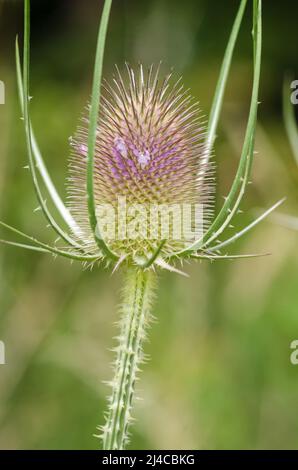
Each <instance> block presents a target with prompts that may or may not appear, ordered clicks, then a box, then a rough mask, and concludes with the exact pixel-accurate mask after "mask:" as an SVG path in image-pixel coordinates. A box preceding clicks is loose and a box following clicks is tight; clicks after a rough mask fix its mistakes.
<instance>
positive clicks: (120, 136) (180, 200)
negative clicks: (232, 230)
mask: <svg viewBox="0 0 298 470" xmlns="http://www.w3.org/2000/svg"><path fill="white" fill-rule="evenodd" d="M102 88H103V90H102V97H101V108H100V116H99V119H98V129H97V139H96V151H95V159H94V196H95V204H96V206H97V207H99V206H102V205H103V204H109V205H111V206H112V207H113V208H115V211H116V210H117V208H118V207H119V198H121V197H122V198H125V200H126V203H127V205H128V206H132V205H135V204H139V205H142V207H144V208H146V210H147V209H148V212H146V213H147V214H148V213H149V208H150V206H152V205H154V204H157V205H159V206H161V205H166V206H167V207H169V206H170V205H172V204H178V205H180V206H182V205H183V204H188V205H192V206H193V205H194V204H201V205H202V206H203V208H204V216H203V226H206V224H207V223H208V220H209V218H210V215H211V205H212V193H213V187H212V181H213V178H210V172H211V166H210V164H206V160H205V159H204V156H205V155H206V149H205V146H204V137H205V130H204V123H203V122H202V118H201V115H200V111H199V107H198V104H197V103H195V102H194V100H193V98H192V97H191V96H190V94H189V91H188V90H185V89H184V87H183V85H181V80H180V79H179V80H178V81H176V82H173V80H172V73H169V74H168V75H167V76H165V78H163V79H161V78H160V73H159V67H158V68H157V69H156V70H154V68H153V66H151V67H150V68H149V69H148V70H147V71H146V73H144V71H143V67H142V66H141V65H140V66H139V67H138V70H137V72H136V73H135V72H134V70H133V69H132V68H131V67H130V66H128V65H126V73H125V77H123V76H122V75H121V73H120V72H119V69H118V67H116V73H115V76H114V77H113V81H112V84H109V83H107V82H104V85H103V87H102ZM88 124H89V122H88V119H87V118H86V117H83V119H82V124H81V126H80V127H79V128H78V130H77V132H76V135H75V137H74V138H72V139H71V147H72V152H71V153H72V155H71V161H70V177H69V186H68V199H69V207H70V210H71V213H72V215H73V217H74V219H75V220H76V222H77V224H78V226H79V227H80V231H81V236H80V242H81V243H82V242H83V243H84V244H85V246H86V248H87V249H88V252H92V253H93V252H94V253H96V252H97V251H98V247H97V245H96V242H95V240H94V236H93V233H92V231H91V228H90V224H89V216H88V207H87V198H86V171H87V152H88V147H87V141H88ZM128 219H129V218H128ZM138 220H139V226H140V230H139V232H138V236H137V237H135V238H134V239H132V238H130V237H129V236H128V237H123V239H121V237H113V238H110V239H105V242H106V243H107V244H108V246H109V248H110V249H111V250H112V251H113V252H114V253H116V254H117V255H118V256H119V257H128V258H131V259H134V260H135V259H137V258H141V257H143V258H145V259H148V257H150V256H151V255H152V253H154V251H155V250H156V249H157V247H158V245H159V244H160V238H162V237H161V229H160V223H161V221H160V218H158V220H156V221H155V223H156V224H157V225H158V226H156V227H154V228H153V229H156V230H157V232H156V233H158V237H157V238H156V239H151V238H150V237H149V236H148V232H146V233H145V234H144V226H145V221H144V220H142V218H141V219H138ZM128 222H129V220H128ZM170 223H171V224H172V225H173V220H172V218H171V219H170ZM98 224H99V225H100V220H98ZM172 228H173V227H172V226H171V228H170V234H171V229H172ZM116 229H117V226H116ZM164 242H165V243H164V245H163V248H162V254H163V255H164V256H169V255H172V254H173V253H175V252H176V251H179V250H181V249H183V248H185V246H186V245H187V244H188V243H189V240H185V239H180V240H177V239H173V237H171V236H169V237H168V238H167V239H166V240H164Z"/></svg>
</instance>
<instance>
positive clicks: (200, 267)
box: [0, 0, 298, 449]
mask: <svg viewBox="0 0 298 470" xmlns="http://www.w3.org/2000/svg"><path fill="white" fill-rule="evenodd" d="M31 3H32V65H31V73H32V87H31V93H32V95H33V100H32V119H33V123H34V126H35V129H36V133H37V135H38V139H39V143H40V147H41V149H42V151H43V154H44V157H45V160H46V163H47V165H48V167H49V169H50V172H51V175H52V177H53V179H54V181H55V182H56V183H57V186H58V188H59V190H60V192H61V194H63V195H65V183H64V181H65V177H66V175H67V162H68V155H69V143H68V139H69V136H71V135H72V134H73V133H74V131H75V128H76V125H77V122H78V119H79V117H80V115H81V112H82V110H83V108H84V106H85V104H86V102H87V100H88V98H89V95H90V90H91V79H92V68H93V59H94V52H95V43H96V34H97V28H98V21H99V17H100V12H101V6H102V3H101V2H100V1H96V0H85V1H82V0H72V1H70V0H68V1H67V0H51V1H46V0H43V1H42V2H41V1H38V0H32V2H31ZM113 3H114V5H113V9H112V15H111V22H110V27H109V34H108V41H107V47H106V56H105V76H106V77H107V78H109V77H110V76H111V75H112V73H113V66H114V64H115V63H117V64H118V65H119V66H120V68H121V67H123V64H124V61H126V60H127V61H128V62H129V63H131V64H132V65H133V64H138V63H139V62H142V63H143V64H144V65H146V66H147V65H150V64H151V63H158V62H159V61H160V60H162V68H163V69H164V70H165V71H168V70H169V68H171V67H173V68H174V69H175V71H177V74H183V77H184V83H185V85H186V86H187V87H190V88H191V90H192V94H193V95H194V96H195V97H196V98H197V99H198V100H199V101H200V103H201V108H202V110H203V112H204V114H205V115H206V116H208V112H209V109H210V104H211V101H212V96H213V93H214V87H215V84H216V79H217V75H218V72H219V67H220V64H221V60H222V56H223V53H224V49H225V45H226V42H227V39H228V36H229V33H230V29H231V26H232V22H233V19H234V16H235V13H236V10H237V6H238V4H239V1H238V0H230V1H229V2H227V1H225V2H223V1H221V0H216V1H212V2H211V1H208V0H184V1H181V0H150V1H149V0H147V1H143V0H142V1H139V0H126V1H125V0H117V1H116V0H115V1H114V2H113ZM251 4H252V2H249V7H248V9H247V11H246V17H245V21H244V24H243V27H242V29H241V34H240V38H239V42H238V44H237V50H236V53H235V58H234V61H233V67H232V71H231V76H230V80H229V84H228V88H227V93H226V97H225V104H224V109H223V113H222V117H221V122H220V127H219V132H218V139H217V141H216V146H215V161H216V167H217V170H216V173H217V184H218V186H217V189H218V191H217V207H218V206H219V204H221V203H222V201H223V199H222V197H223V196H225V195H226V194H227V191H228V190H229V187H230V185H231V182H232V180H233V176H234V174H235V171H236V168H237V163H238V160H239V156H240V152H241V145H242V142H243V136H244V131H245V125H246V119H247V114H248V108H249V99H250V92H251V85H252V42H251V34H250V32H251ZM22 9H23V3H22V1H20V0H19V1H13V0H11V1H8V0H7V1H2V2H0V80H2V81H3V82H4V83H5V85H6V104H5V105H1V106H0V212H1V215H0V218H1V220H5V221H6V222H7V223H10V224H11V225H15V226H17V227H19V228H21V229H22V230H23V231H25V232H27V233H30V234H34V235H35V236H36V237H37V238H40V239H42V240H44V241H51V242H52V241H54V239H55V237H54V235H53V234H52V233H51V231H50V230H49V229H47V228H46V227H45V222H44V219H43V217H42V215H41V214H40V212H33V210H34V209H35V207H36V205H37V203H36V200H35V196H34V191H33V189H32V185H31V182H30V176H29V172H28V171H27V170H25V169H24V168H23V167H24V166H25V165H26V150H25V139H24V133H23V127H22V122H21V120H20V109H19V106H18V102H17V90H16V79H15V67H14V41H15V36H16V34H17V33H19V35H20V38H21V37H22V30H23V26H22V21H23V19H22ZM297 18H298V4H297V1H295V0H293V1H290V0H285V1H283V2H279V1H273V0H270V1H268V2H267V1H264V9H263V19H264V47H263V61H262V82H261V93H260V98H261V106H260V108H259V126H258V136H257V144H256V149H257V151H258V154H257V155H256V158H255V162H254V168H253V178H252V181H253V184H252V185H250V186H249V189H248V191H247V194H246V197H245V200H244V203H243V205H242V209H243V211H244V213H243V214H242V215H241V216H238V217H237V218H236V220H235V226H236V228H241V227H242V226H244V225H245V224H246V223H248V222H249V221H251V220H252V219H253V217H255V216H256V214H258V212H259V210H260V209H264V208H267V207H269V206H270V205H271V204H273V203H274V202H275V201H277V200H278V199H280V198H281V197H283V196H287V201H286V203H285V204H284V205H283V206H282V208H281V209H280V211H282V212H285V213H288V214H293V215H295V214H296V215H298V205H297V202H298V169H297V168H296V166H295V163H294V158H293V156H292V153H291V150H290V147H289V144H288V142H287V138H286V134H285V130H284V125H283V121H282V107H281V90H282V83H283V78H284V75H285V73H286V72H287V71H290V72H292V74H293V76H294V77H295V73H296V78H298V50H297V41H298V33H297ZM9 237H10V238H11V237H12V235H11V234H10V233H6V232H5V230H4V229H2V228H1V231H0V238H9ZM15 239H16V238H15ZM297 241H298V233H297V232H294V231H290V230H288V229H286V228H283V227H279V226H277V225H275V224H273V223H272V222H270V221H269V220H268V221H265V222H264V223H262V225H260V226H258V227H257V228H256V229H255V230H254V231H252V232H250V233H249V234H247V236H245V237H244V238H243V239H241V241H239V242H238V243H237V244H235V245H233V246H231V247H230V249H229V253H233V254H236V253H240V254H244V253H265V252H270V253H272V255H271V256H268V257H263V258H258V259H250V260H237V261H232V262H231V261H225V260H223V261H218V262H216V263H212V264H211V263H209V262H203V263H202V264H192V265H187V266H186V267H185V270H186V271H187V272H188V273H189V275H190V278H189V279H185V278H182V277H180V276H178V275H175V274H170V273H169V274H168V273H161V274H160V286H159V293H158V297H157V301H156V304H155V308H154V314H155V317H156V318H157V322H156V323H155V324H153V325H152V328H151V332H150V337H151V340H150V342H149V343H148V344H146V346H145V350H146V353H148V354H149V355H150V356H151V361H150V362H149V363H148V364H146V365H144V367H143V372H142V377H141V381H140V383H139V396H141V397H142V398H143V400H140V401H137V403H136V409H135V417H136V424H135V427H134V430H133V433H132V441H131V447H132V448H134V449H137V448H145V449H146V448H147V449H150V448H151V449H170V448H172V449H194V448H196V449H228V448H230V449H238V448H249V449H255V448H270V449H274V448H276V449H277V448H280V449H286V448H297V443H298V419H297V409H298V365H297V366H295V365H292V364H291V362H290V354H291V349H290V343H291V342H292V341H293V340H294V339H298V308H297V305H298V288H297V285H298V284H297V281H298V276H297V274H298V258H297ZM120 285H121V275H120V274H116V275H113V276H111V274H110V272H108V271H104V270H103V269H98V270H95V271H93V272H83V271H82V269H81V266H80V265H79V264H73V265H71V264H70V263H69V261H67V260H63V259H57V260H54V259H53V257H51V256H47V255H42V254H35V253H32V252H26V251H22V250H20V249H17V248H13V247H7V246H1V247H0V340H2V341H4V342H5V345H6V365H1V366H0V448H1V449H7V448H10V449H96V448H98V447H99V445H100V443H99V441H98V440H97V439H95V438H94V437H93V436H92V435H93V433H94V432H95V430H96V429H95V428H96V426H97V425H98V424H100V423H103V411H104V408H105V406H106V395H107V393H108V388H107V387H106V386H105V385H104V384H103V381H104V380H107V379H110V378H111V375H112V371H111V369H110V365H109V364H110V362H111V361H112V359H113V353H112V352H111V351H110V350H111V348H112V347H113V346H114V341H113V337H114V336H115V335H116V333H117V327H116V326H115V322H116V321H117V319H118V315H117V305H118V302H119V298H118V295H117V292H118V289H119V287H120Z"/></svg>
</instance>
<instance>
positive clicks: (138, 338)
mask: <svg viewBox="0 0 298 470" xmlns="http://www.w3.org/2000/svg"><path fill="white" fill-rule="evenodd" d="M154 286H155V274H154V273H153V272H152V271H143V270H141V269H137V268H135V269H130V270H128V271H127V272H126V282H125V286H124V290H123V301H122V305H121V322H120V328H121V332H120V336H119V337H118V340H119V345H118V346H117V348H115V350H116V352H117V358H116V361H115V376H114V379H113V381H112V382H111V383H110V385H111V387H112V393H111V396H110V397H109V410H108V414H107V418H106V424H105V425H104V426H103V427H102V428H101V429H102V431H103V432H102V435H101V437H102V439H103V448H104V449H105V450H123V449H124V447H125V445H126V444H127V443H128V428H129V424H130V422H131V421H132V418H131V409H132V404H133V397H134V392H135V384H136V381H137V373H138V372H139V370H140V364H141V363H142V362H143V360H144V355H143V350H142V344H143V341H144V339H145V338H146V326H147V325H148V323H149V320H150V307H151V302H152V296H153V292H154Z"/></svg>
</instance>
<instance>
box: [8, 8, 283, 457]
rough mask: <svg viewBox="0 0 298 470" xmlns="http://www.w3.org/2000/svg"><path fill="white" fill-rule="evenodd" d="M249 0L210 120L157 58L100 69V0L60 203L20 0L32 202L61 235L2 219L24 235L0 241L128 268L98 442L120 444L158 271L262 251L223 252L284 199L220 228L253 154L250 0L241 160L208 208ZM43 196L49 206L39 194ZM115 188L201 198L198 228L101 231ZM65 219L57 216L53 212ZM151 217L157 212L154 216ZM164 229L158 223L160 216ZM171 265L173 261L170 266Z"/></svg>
mask: <svg viewBox="0 0 298 470" xmlns="http://www.w3.org/2000/svg"><path fill="white" fill-rule="evenodd" d="M247 3H248V2H247V0H241V1H240V3H239V8H238V11H237V14H236V17H235V20H234V23H233V26H232V30H231V34H230V37H229V40H228V44H227V47H226V51H225V53H224V58H223V62H222V66H221V69H220V73H219V78H218V82H217V86H216V89H215V94H214V99H213V103H212V107H211V110H210V117H209V120H208V124H207V125H204V123H203V121H202V117H201V114H200V111H199V109H198V107H197V105H196V103H193V101H192V98H191V96H190V95H189V92H188V91H185V90H184V88H183V86H182V85H181V81H180V80H178V82H177V81H175V82H174V83H173V79H172V76H171V74H168V75H167V76H166V77H165V78H164V79H163V80H162V79H161V78H160V75H161V73H160V71H159V67H157V68H154V67H149V68H148V69H146V71H145V68H144V67H143V66H141V65H139V66H138V68H137V69H136V70H134V69H133V68H132V67H130V66H129V65H127V66H126V70H125V72H124V74H123V73H121V72H120V71H119V69H118V68H116V70H115V75H114V77H113V78H112V80H111V83H109V82H104V81H103V80H102V68H103V58H104V50H105V43H106V35H107V28H108V21H109V16H110V10H111V6H112V0H105V1H104V6H103V11H102V15H101V20H100V25H99V33H98V41H97V49H96V57H95V67H94V77H93V87H92V94H91V99H90V103H89V104H88V105H87V110H86V112H85V114H84V116H83V118H82V119H81V123H80V125H79V127H78V130H77V133H76V135H75V136H74V138H73V139H72V140H71V158H70V168H69V179H68V196H69V202H68V203H67V204H65V203H64V202H63V201H62V199H61V197H60V196H59V193H58V191H57V189H56V187H55V185H54V184H53V182H52V179H51V177H50V175H49V173H48V170H47V168H46V165H45V162H44V159H43V157H42V155H41V152H40V149H39V146H38V143H37V140H36V137H35V134H34V131H33V127H32V124H31V118H30V101H31V99H30V83H29V80H30V76H29V69H30V0H25V1H24V47H23V63H22V64H21V59H20V52H19V45H18V39H17V40H16V69H17V82H18V92H19V98H20V104H21V109H22V119H23V121H24V128H25V136H26V145H27V153H28V167H29V170H30V173H31V177H32V182H33V186H34V190H35V193H36V197H37V199H38V204H39V208H40V210H41V211H42V213H43V215H44V217H45V219H46V222H47V224H48V225H49V226H50V227H51V228H52V229H53V230H54V232H55V233H56V234H57V236H58V238H59V240H62V241H63V242H64V245H63V247H60V246H59V245H58V244H57V243H58V242H56V243H54V244H53V245H50V244H48V243H44V242H42V241H39V240H37V239H36V238H35V237H34V236H30V235H27V234H25V233H23V232H22V231H20V230H18V229H16V228H14V227H11V226H9V225H8V224H6V223H4V222H1V226H2V227H3V228H5V229H8V230H10V231H11V232H14V234H16V235H18V236H20V237H22V238H23V241H24V242H23V243H19V242H14V241H9V240H2V243H6V244H9V245H13V246H15V247H20V248H26V249H28V250H33V251H37V252H41V253H48V254H52V255H53V256H62V257H65V258H68V259H69V260H72V261H73V260H76V261H79V262H81V263H82V264H83V266H84V267H85V268H93V267H96V266H98V265H102V264H103V265H104V266H105V267H108V268H109V269H110V270H112V271H115V270H117V269H121V270H122V272H123V277H124V287H123V291H122V304H121V306H120V313H121V319H120V332H119V335H118V337H117V341H118V344H117V346H116V348H115V353H116V359H115V361H114V365H113V366H114V378H113V379H112V380H111V381H110V383H109V385H110V386H111V394H110V396H109V398H108V410H107V413H106V415H105V423H104V424H103V425H102V426H99V428H98V436H99V437H100V438H101V441H102V448H103V449H107V450H122V449H125V447H126V446H127V444H128V442H129V435H130V430H129V429H130V424H131V421H132V407H133V403H134V395H135V389H136V382H137V380H138V375H139V371H140V367H141V364H142V362H143V361H144V359H145V356H144V353H143V343H144V340H145V339H146V338H147V334H148V326H149V324H150V321H151V318H152V316H151V315H152V314H151V308H152V302H153V299H154V295H155V293H156V288H157V276H158V271H159V270H169V271H172V272H174V273H181V274H184V273H183V271H182V269H183V268H182V267H181V266H180V263H181V264H183V262H189V261H191V260H202V259H206V260H211V261H213V260H226V259H236V258H243V257H253V256H258V255H255V254H248V255H230V254H228V253H227V252H226V248H227V247H228V246H229V245H231V244H232V243H233V242H235V241H236V240H237V239H239V238H240V237H242V236H243V235H245V234H246V233H247V232H249V231H250V230H251V229H252V228H253V227H254V226H256V225H257V224H258V223H259V222H261V221H262V220H263V219H264V218H265V217H266V216H268V215H269V214H270V213H271V212H272V211H273V210H274V209H275V208H276V207H277V206H279V204H281V202H282V201H279V202H277V203H276V204H275V205H274V206H272V207H271V208H270V209H268V210H267V211H265V212H264V213H263V214H262V215H260V216H259V217H258V218H256V219H255V220H254V221H253V222H251V223H250V224H249V225H247V226H245V227H244V228H243V229H241V230H239V231H238V232H236V233H234V234H233V235H232V236H229V237H227V238H226V239H225V240H221V241H220V240H219V238H220V237H221V236H222V235H223V234H224V233H225V231H226V229H227V228H228V227H230V226H231V222H232V220H233V219H234V217H235V216H236V215H237V214H238V213H239V212H240V204H241V202H242V199H243V196H244V194H245V191H246V188H247V185H248V183H249V178H250V173H251V166H252V161H253V156H254V142H255V130H256V123H257V108H258V94H259V81H260V70H261V42H262V19H261V7H262V5H261V3H262V2H261V0H253V14H252V18H253V27H252V38H253V39H252V44H253V65H254V67H253V81H252V92H251V102H250V109H249V115H248V121H247V127H246V131H245V136H244V142H243V148H242V152H241V156H240V159H239V165H238V169H237V171H236V174H235V177H234V179H233V182H232V184H231V188H230V191H229V193H228V195H227V197H225V199H224V203H223V205H222V207H221V209H220V210H219V212H218V213H217V215H215V216H214V215H213V211H212V206H213V203H212V199H213V192H214V190H215V185H214V174H213V164H212V154H213V147H214V141H215V138H216V133H217V127H218V122H219V118H220V113H221V108H222V104H223V99H224V93H225V88H226V84H227V80H228V76H229V71H230V67H231V63H232V59H233V53H234V49H235V45H236V42H237V38H238V34H239V30H240V26H241V23H242V20H243V16H244V13H245V9H246V7H247ZM44 192H46V193H47V197H48V198H49V200H50V201H51V206H53V207H54V208H55V211H56V212H55V213H54V214H53V212H52V210H51V209H50V208H49V206H48V204H47V201H46V199H45V196H44ZM119 196H125V197H126V198H127V200H128V201H129V203H131V204H133V203H137V204H142V205H144V206H146V207H147V206H148V205H149V204H151V203H159V204H161V203H162V204H170V203H177V204H183V203H184V202H191V203H194V202H198V203H201V204H203V206H204V208H205V216H204V223H203V225H204V230H203V233H202V235H201V236H200V237H199V238H198V239H196V240H192V241H189V242H187V244H186V243H185V241H184V242H183V243H182V242H181V243H180V242H178V241H175V242H173V241H172V240H170V239H167V238H164V239H157V240H154V241H152V240H151V239H147V238H146V237H142V236H139V237H138V238H137V239H135V240H126V239H120V240H118V239H116V240H109V239H107V238H106V239H105V238H104V237H102V236H101V231H100V227H101V224H100V220H99V221H98V217H97V207H98V206H99V205H100V204H101V203H109V204H111V205H112V206H114V205H115V204H116V199H117V197H119ZM58 214H59V215H60V216H61V218H62V220H63V226H62V225H61V224H59V223H58V222H57V215H58ZM158 223H159V222H158ZM157 228H158V229H159V228H160V227H159V226H158V227H157ZM178 268H179V269H178Z"/></svg>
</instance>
